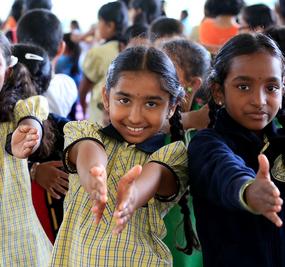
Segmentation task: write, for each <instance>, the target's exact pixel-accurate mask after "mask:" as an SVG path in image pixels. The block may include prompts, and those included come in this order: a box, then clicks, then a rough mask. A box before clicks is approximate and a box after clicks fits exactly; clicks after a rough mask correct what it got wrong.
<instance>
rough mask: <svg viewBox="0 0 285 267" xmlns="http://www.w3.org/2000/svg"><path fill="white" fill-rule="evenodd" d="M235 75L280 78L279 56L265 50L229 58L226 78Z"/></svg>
mask: <svg viewBox="0 0 285 267" xmlns="http://www.w3.org/2000/svg"><path fill="white" fill-rule="evenodd" d="M235 76H245V77H253V78H257V77H259V78H263V79H267V78H268V77H276V78H280V79H281V77H282V64H281V61H280V59H279V58H277V57H276V56H273V55H271V54H269V53H267V52H258V53H253V54H249V55H241V56H237V57H235V58H233V59H232V60H231V63H230V67H229V71H228V75H227V79H230V78H234V77H235Z"/></svg>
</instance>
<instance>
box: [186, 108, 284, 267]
mask: <svg viewBox="0 0 285 267" xmlns="http://www.w3.org/2000/svg"><path fill="white" fill-rule="evenodd" d="M284 148H285V135H284V130H283V129H279V130H278V129H276V128H275V126H274V123H270V124H269V125H267V126H266V127H265V129H264V131H263V134H262V136H260V137H259V136H257V135H256V134H255V133H254V132H251V131H250V130H248V129H246V128H244V127H242V126H241V125H239V124H238V123H237V122H235V121H234V120H233V119H232V118H231V117H230V116H229V115H228V114H227V112H226V110H225V109H221V110H220V111H219V113H218V115H217V120H216V124H215V126H214V128H213V129H205V130H201V131H199V132H198V133H197V134H196V135H195V136H194V137H193V139H192V141H191V142H190V145H189V148H188V157H189V181H190V188H191V193H192V195H193V205H194V210H195V217H196V227H197V231H198V235H199V239H200V241H201V245H202V253H203V261H204V266H205V267H208V266H211V267H215V266H217V267H224V266H230V267H235V266H238V267H240V266H243V267H247V266H248V267H252V266H258V267H274V266H276V267H283V266H285V234H284V226H282V227H281V228H278V227H276V226H275V225H274V224H273V223H272V222H271V221H269V220H268V219H266V218H265V217H264V216H262V215H255V214H253V213H251V212H249V211H247V210H246V209H245V207H244V205H242V201H241V196H240V189H241V188H242V186H243V185H244V183H245V182H247V181H248V180H250V179H254V178H255V176H256V172H257V171H258V167H259V165H258V159H257V157H258V155H259V153H260V152H262V153H264V154H265V155H266V156H267V157H268V159H269V162H270V167H271V178H272V181H273V182H274V183H275V184H276V186H277V187H278V188H279V190H280V192H281V197H282V198H283V199H284V189H285V184H284V182H285V171H284V165H283V162H282V159H281V156H280V155H281V153H282V152H283V153H284V151H285V150H284ZM279 216H280V217H281V219H282V220H283V221H284V219H285V218H284V208H282V210H281V212H280V213H279Z"/></svg>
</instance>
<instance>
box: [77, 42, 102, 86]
mask: <svg viewBox="0 0 285 267" xmlns="http://www.w3.org/2000/svg"><path fill="white" fill-rule="evenodd" d="M98 48H99V47H94V48H91V49H90V50H89V51H88V52H87V54H86V56H85V58H84V61H83V66H82V69H83V73H84V75H85V76H86V77H87V78H88V79H89V80H90V81H92V82H93V83H96V82H97V81H98V80H100V79H102V77H104V75H105V70H104V69H103V68H104V67H105V65H104V64H103V62H102V61H103V60H102V57H101V56H102V55H100V54H99V53H98V52H99V50H100V49H98ZM97 50H98V51H97Z"/></svg>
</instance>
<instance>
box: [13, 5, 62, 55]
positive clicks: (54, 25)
mask: <svg viewBox="0 0 285 267" xmlns="http://www.w3.org/2000/svg"><path fill="white" fill-rule="evenodd" d="M17 38H18V42H19V43H28V44H30V43H32V44H35V45H38V46H40V47H42V48H43V49H44V50H45V51H46V52H47V53H48V55H49V58H50V60H53V59H54V58H55V57H56V56H58V55H60V54H62V53H63V51H64V42H63V32H62V26H61V22H60V21H59V19H58V18H57V17H56V16H55V15H54V14H53V13H52V12H50V11H48V10H45V9H34V10H31V11H29V12H27V13H26V14H25V15H24V16H22V17H21V19H20V20H19V22H18V26H17Z"/></svg>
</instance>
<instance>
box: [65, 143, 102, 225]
mask: <svg viewBox="0 0 285 267" xmlns="http://www.w3.org/2000/svg"><path fill="white" fill-rule="evenodd" d="M68 159H69V161H70V162H71V163H73V164H74V165H76V168H77V172H78V175H79V177H80V183H81V185H82V186H83V188H84V189H85V191H86V192H87V193H89V195H90V200H91V201H92V211H93V213H94V215H95V221H96V223H99V221H100V219H101V217H102V214H103V211H104V209H105V206H106V203H107V184H106V179H107V174H106V166H107V154H106V152H105V150H104V147H103V146H102V145H101V144H99V143H97V142H95V141H93V140H82V141H79V142H78V143H76V144H75V145H73V146H72V147H71V149H70V150H69V153H68Z"/></svg>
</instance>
